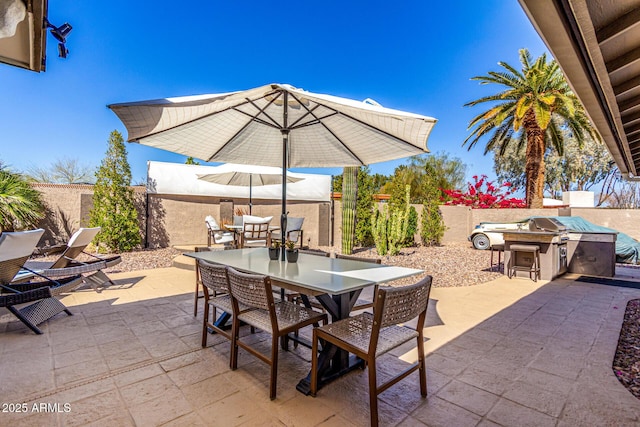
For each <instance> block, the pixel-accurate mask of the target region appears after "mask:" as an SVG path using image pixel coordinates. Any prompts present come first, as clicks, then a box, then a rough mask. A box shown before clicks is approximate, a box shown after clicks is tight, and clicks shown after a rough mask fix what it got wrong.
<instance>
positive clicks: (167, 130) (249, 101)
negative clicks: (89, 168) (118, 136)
mask: <svg viewBox="0 0 640 427" xmlns="http://www.w3.org/2000/svg"><path fill="white" fill-rule="evenodd" d="M245 100H246V103H253V102H252V100H250V99H247V98H245ZM240 105H242V104H239V105H232V106H230V107H227V108H225V109H224V110H220V111H214V112H213V113H209V114H205V115H204V116H199V117H196V118H193V119H191V120H187V121H185V122H181V123H178V124H177V125H175V126H171V127H169V128H166V129H162V130H161V131H158V132H150V133H148V134H146V135H144V136H141V137H139V138H136V139H130V140H128V141H127V142H137V143H140V140H141V139H145V138H149V137H150V136H154V135H161V134H163V133H165V132H169V131H172V130H174V129H176V128H179V127H182V126H184V125H186V124H189V123H193V122H197V121H198V120H202V119H204V118H207V117H213V116H215V115H217V114H222V113H225V112H227V111H229V110H235V111H238V112H240V113H242V111H240V110H237V108H238V107H239V106H240ZM245 114H246V113H245ZM249 117H251V116H249ZM265 124H267V123H265Z"/></svg>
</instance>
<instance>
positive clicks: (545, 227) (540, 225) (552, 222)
mask: <svg viewBox="0 0 640 427" xmlns="http://www.w3.org/2000/svg"><path fill="white" fill-rule="evenodd" d="M529 230H531V231H551V232H565V231H567V227H565V225H564V224H563V223H561V222H560V221H558V220H557V219H555V218H545V217H536V218H531V221H529Z"/></svg>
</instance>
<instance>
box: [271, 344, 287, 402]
mask: <svg viewBox="0 0 640 427" xmlns="http://www.w3.org/2000/svg"><path fill="white" fill-rule="evenodd" d="M282 338H284V337H282ZM269 384H270V392H269V398H270V399H271V400H274V399H275V398H276V388H277V384H278V336H277V335H276V334H273V336H272V339H271V380H270V381H269Z"/></svg>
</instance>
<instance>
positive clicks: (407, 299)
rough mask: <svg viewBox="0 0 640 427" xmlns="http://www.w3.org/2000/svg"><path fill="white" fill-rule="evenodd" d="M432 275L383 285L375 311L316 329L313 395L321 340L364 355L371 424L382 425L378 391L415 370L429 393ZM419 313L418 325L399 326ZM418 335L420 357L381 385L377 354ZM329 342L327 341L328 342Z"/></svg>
mask: <svg viewBox="0 0 640 427" xmlns="http://www.w3.org/2000/svg"><path fill="white" fill-rule="evenodd" d="M431 282H432V278H431V276H427V277H425V278H424V279H422V280H420V281H419V282H418V283H415V284H413V285H409V286H403V287H397V288H392V287H380V288H379V289H378V294H377V295H376V302H375V307H374V311H373V314H371V313H367V312H365V313H362V314H359V315H357V316H354V317H348V318H346V319H342V320H339V321H337V322H334V323H330V324H329V325H325V326H322V327H319V328H315V329H314V330H313V347H312V350H311V356H312V359H311V395H312V396H315V395H316V393H317V391H318V340H325V342H326V343H329V344H333V345H335V346H337V347H340V348H342V349H345V350H347V351H349V352H350V353H353V354H355V355H356V356H358V357H360V358H362V359H363V360H364V361H365V363H366V365H367V368H368V370H369V408H370V413H371V425H372V426H377V425H378V395H379V394H380V393H382V392H383V391H385V390H387V389H388V388H389V387H391V386H392V385H394V384H396V383H397V382H398V381H400V380H402V379H404V378H405V377H407V376H408V375H409V374H411V373H412V372H414V371H416V370H417V371H418V372H419V375H420V393H421V394H422V397H426V396H427V374H426V367H425V362H424V337H423V332H422V329H423V328H424V322H425V318H426V315H427V306H428V303H429V292H430V290H431ZM416 317H418V323H417V325H416V327H415V329H414V328H407V327H403V326H399V324H401V323H405V322H408V321H409V320H412V319H414V318H416ZM413 339H416V344H417V347H418V361H417V362H416V363H414V364H413V365H411V366H410V367H409V368H408V369H406V370H404V371H403V372H401V373H400V374H398V375H396V376H394V377H392V378H391V379H389V380H388V381H387V382H385V383H383V384H381V385H378V382H377V376H376V358H377V357H379V356H380V355H382V354H384V353H386V352H388V351H390V350H392V349H394V348H396V347H398V346H400V345H402V344H404V343H406V342H408V341H411V340H413ZM325 345H326V344H325Z"/></svg>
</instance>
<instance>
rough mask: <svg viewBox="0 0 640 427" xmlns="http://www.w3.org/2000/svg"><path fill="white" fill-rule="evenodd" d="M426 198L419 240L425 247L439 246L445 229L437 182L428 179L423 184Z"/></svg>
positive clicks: (423, 205)
mask: <svg viewBox="0 0 640 427" xmlns="http://www.w3.org/2000/svg"><path fill="white" fill-rule="evenodd" d="M425 194H426V197H425V199H424V202H423V204H422V223H421V225H422V227H421V228H420V239H421V241H422V244H423V245H425V246H435V245H439V244H440V242H441V241H442V237H443V236H444V232H445V231H446V229H447V227H446V226H445V225H444V220H443V219H442V213H441V212H440V196H441V194H442V193H441V189H440V188H438V184H437V181H436V180H435V179H434V178H431V177H429V178H428V179H427V180H426V182H425Z"/></svg>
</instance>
